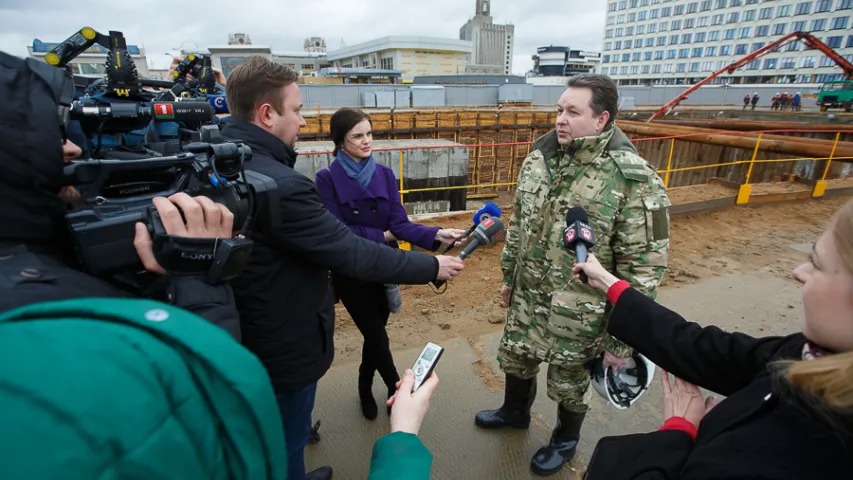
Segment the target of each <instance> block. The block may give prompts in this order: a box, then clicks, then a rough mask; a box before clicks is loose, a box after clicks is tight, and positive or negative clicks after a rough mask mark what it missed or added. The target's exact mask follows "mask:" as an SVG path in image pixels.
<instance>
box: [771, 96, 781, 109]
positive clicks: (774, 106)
mask: <svg viewBox="0 0 853 480" xmlns="http://www.w3.org/2000/svg"><path fill="white" fill-rule="evenodd" d="M781 100H782V95H781V94H780V93H776V95H773V98H772V99H771V100H770V110H778V109H779V102H780V101H781Z"/></svg>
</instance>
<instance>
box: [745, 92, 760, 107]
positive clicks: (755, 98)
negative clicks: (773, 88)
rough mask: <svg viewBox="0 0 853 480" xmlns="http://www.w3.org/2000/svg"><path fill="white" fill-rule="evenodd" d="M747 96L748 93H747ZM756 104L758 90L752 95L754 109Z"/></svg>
mask: <svg viewBox="0 0 853 480" xmlns="http://www.w3.org/2000/svg"><path fill="white" fill-rule="evenodd" d="M747 97H749V95H747ZM756 105H758V92H755V93H754V94H753V95H752V109H753V110H755V106H756Z"/></svg>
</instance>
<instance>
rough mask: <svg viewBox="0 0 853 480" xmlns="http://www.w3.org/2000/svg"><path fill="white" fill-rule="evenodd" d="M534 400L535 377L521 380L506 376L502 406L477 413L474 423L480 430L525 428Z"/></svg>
mask: <svg viewBox="0 0 853 480" xmlns="http://www.w3.org/2000/svg"><path fill="white" fill-rule="evenodd" d="M535 398H536V377H533V378H530V379H527V380H522V379H520V378H518V377H516V376H513V375H509V374H507V376H506V388H505V389H504V404H503V406H501V408H499V409H497V410H483V411H481V412H478V413H477V416H476V417H474V423H476V424H477V426H479V427H482V428H503V427H513V428H527V427H529V426H530V407H531V406H532V405H533V400H534V399H535Z"/></svg>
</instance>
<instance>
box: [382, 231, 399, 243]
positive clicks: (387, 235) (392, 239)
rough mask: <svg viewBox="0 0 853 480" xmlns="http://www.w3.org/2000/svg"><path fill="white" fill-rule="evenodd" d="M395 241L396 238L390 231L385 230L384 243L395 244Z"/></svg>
mask: <svg viewBox="0 0 853 480" xmlns="http://www.w3.org/2000/svg"><path fill="white" fill-rule="evenodd" d="M396 241H397V237H395V236H394V234H393V233H391V231H390V230H387V231H386V232H385V243H388V242H396Z"/></svg>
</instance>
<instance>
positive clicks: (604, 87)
mask: <svg viewBox="0 0 853 480" xmlns="http://www.w3.org/2000/svg"><path fill="white" fill-rule="evenodd" d="M228 82H229V83H228V85H229V86H230V85H231V83H230V82H231V80H229V81H228ZM566 87H568V88H588V89H590V90H591V91H592V100H590V102H589V106H590V108H592V112H593V113H595V116H596V117H597V116H599V115H601V114H602V113H604V112H610V118H609V119H608V120H607V124H606V125H605V126H604V128H605V129H606V128H609V127H610V126H611V125H613V122H614V121H616V113H618V112H619V90H618V89H617V88H616V83H615V82H614V81H613V80H612V79H611V78H610V77H608V76H607V75H600V74H597V73H581V74H580V75H575V76H573V77H569V80H568V81H567V82H566ZM229 108H230V107H229Z"/></svg>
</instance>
